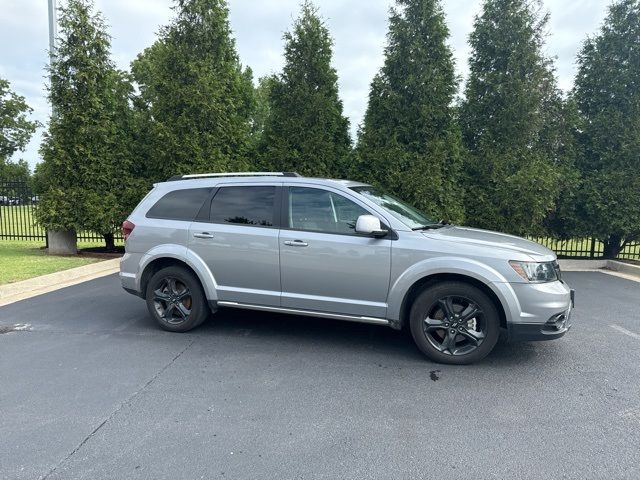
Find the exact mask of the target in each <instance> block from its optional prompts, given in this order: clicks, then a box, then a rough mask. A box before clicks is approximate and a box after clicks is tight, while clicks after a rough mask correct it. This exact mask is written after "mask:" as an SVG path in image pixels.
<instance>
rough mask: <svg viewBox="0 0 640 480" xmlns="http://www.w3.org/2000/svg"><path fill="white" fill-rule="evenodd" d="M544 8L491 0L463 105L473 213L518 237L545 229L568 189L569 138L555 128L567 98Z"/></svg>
mask: <svg viewBox="0 0 640 480" xmlns="http://www.w3.org/2000/svg"><path fill="white" fill-rule="evenodd" d="M540 8H541V2H540V1H539V0H485V2H484V5H483V10H482V13H481V14H480V15H479V16H478V17H476V19H475V23H474V31H473V32H472V34H471V37H470V42H469V43H470V45H471V48H472V54H471V58H470V76H469V80H468V82H467V86H466V91H465V97H466V98H465V100H464V102H463V104H462V109H461V123H462V127H463V138H464V141H465V144H466V147H467V148H468V150H469V156H468V160H467V164H466V166H465V170H466V173H467V179H466V182H465V185H466V195H465V199H466V202H465V203H466V212H467V217H468V219H469V221H470V223H471V224H473V225H477V226H480V227H484V228H492V229H497V230H504V231H509V232H512V233H516V234H532V233H536V232H538V231H540V230H541V229H542V222H543V220H544V218H545V217H546V216H547V214H548V213H549V212H550V211H551V210H552V209H553V208H554V206H555V200H556V198H557V195H558V192H559V188H560V177H561V168H560V164H561V163H562V159H561V158H560V156H561V154H562V148H561V147H562V145H560V144H559V142H560V141H561V138H562V137H560V136H558V137H554V134H553V131H554V130H553V129H552V128H550V126H552V125H554V124H557V123H558V122H559V121H560V120H559V119H558V118H557V115H558V114H559V112H560V111H561V109H562V102H561V98H560V95H559V92H558V89H557V87H556V84H555V78H554V72H553V66H552V62H551V60H550V59H548V58H546V57H545V56H544V54H543V53H542V49H543V46H544V36H545V35H544V29H545V26H546V24H547V21H548V16H547V15H541V14H540Z"/></svg>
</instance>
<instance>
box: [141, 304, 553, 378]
mask: <svg viewBox="0 0 640 480" xmlns="http://www.w3.org/2000/svg"><path fill="white" fill-rule="evenodd" d="M150 323H151V322H150ZM193 334H194V335H196V336H197V337H198V338H199V339H200V340H202V341H205V342H206V341H207V340H208V339H219V338H220V337H223V338H225V339H226V341H228V342H239V345H241V344H242V343H243V341H244V340H247V339H251V340H253V341H255V340H258V343H259V344H260V345H262V346H263V347H264V348H269V347H270V346H271V347H273V348H277V347H278V346H281V345H282V344H285V343H286V344H291V345H295V347H296V350H297V351H299V350H300V349H305V348H309V349H314V350H316V351H317V350H321V351H322V350H324V351H326V354H327V355H331V354H335V353H337V352H341V353H344V352H349V353H350V354H351V355H354V354H356V355H357V354H362V355H363V356H364V357H367V358H371V357H376V358H378V359H385V360H386V361H387V362H388V360H390V359H393V358H396V359H399V360H402V361H403V362H407V361H408V362H411V363H413V362H419V363H421V364H424V365H427V366H433V365H436V364H435V363H433V362H431V361H429V360H428V359H426V358H425V357H424V356H423V355H422V353H421V352H420V351H419V350H418V348H417V347H416V346H415V344H414V342H413V339H412V338H411V334H410V333H409V332H408V331H407V330H402V331H397V330H393V329H391V328H388V327H384V326H377V325H367V324H363V323H356V322H345V321H339V320H330V319H324V318H314V317H303V316H297V315H283V314H274V313H265V312H258V311H243V310H235V309H220V310H219V311H218V312H217V313H216V314H215V315H213V316H212V317H211V318H210V319H209V320H208V321H207V322H205V324H203V325H202V326H201V327H199V328H198V329H196V330H194V331H193ZM243 339H244V340H243ZM536 349H537V345H536V344H534V343H506V342H505V341H504V339H501V340H500V341H498V344H497V345H496V347H495V348H494V350H493V352H492V353H491V354H490V355H489V356H488V357H487V358H486V359H485V360H483V361H482V362H480V363H479V364H495V365H496V366H501V367H509V366H514V365H520V364H525V363H528V362H529V361H530V360H531V359H532V358H533V357H535V356H536V355H538V352H537V351H536ZM552 350H553V349H552ZM549 353H550V354H551V355H553V353H552V351H550V352H549ZM278 354H279V355H286V354H287V349H281V350H279V353H278Z"/></svg>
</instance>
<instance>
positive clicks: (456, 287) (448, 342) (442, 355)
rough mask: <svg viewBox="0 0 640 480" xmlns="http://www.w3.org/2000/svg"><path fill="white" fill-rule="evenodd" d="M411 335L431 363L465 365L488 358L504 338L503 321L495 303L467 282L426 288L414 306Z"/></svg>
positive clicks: (412, 308)
mask: <svg viewBox="0 0 640 480" xmlns="http://www.w3.org/2000/svg"><path fill="white" fill-rule="evenodd" d="M410 326H411V334H412V336H413V339H414V341H415V342H416V345H417V346H418V348H419V349H420V350H421V351H422V353H424V354H425V355H426V356H427V357H429V358H430V359H431V360H434V361H436V362H440V363H450V364H455V365H465V364H469V363H474V362H477V361H479V360H481V359H483V358H484V357H486V356H487V355H488V354H489V353H490V352H491V350H493V347H494V346H495V344H496V342H497V341H498V338H499V336H500V317H499V314H498V310H497V308H496V306H495V304H494V303H493V301H492V300H491V299H490V298H489V297H488V296H487V295H486V294H485V293H484V292H483V291H482V290H480V289H478V288H476V287H474V286H473V285H470V284H467V283H463V282H443V283H438V284H434V285H432V286H430V287H428V288H426V289H425V290H424V291H423V292H422V293H421V294H420V295H418V297H417V298H416V299H415V301H414V302H413V305H412V307H411V313H410Z"/></svg>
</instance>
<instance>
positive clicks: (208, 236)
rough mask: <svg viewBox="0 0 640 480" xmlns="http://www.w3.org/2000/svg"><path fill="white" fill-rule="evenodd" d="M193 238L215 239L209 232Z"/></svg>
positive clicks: (198, 234) (195, 235) (195, 234)
mask: <svg viewBox="0 0 640 480" xmlns="http://www.w3.org/2000/svg"><path fill="white" fill-rule="evenodd" d="M193 236H194V237H196V238H213V233H209V232H202V233H194V234H193Z"/></svg>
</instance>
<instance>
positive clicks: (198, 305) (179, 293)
mask: <svg viewBox="0 0 640 480" xmlns="http://www.w3.org/2000/svg"><path fill="white" fill-rule="evenodd" d="M146 299H147V309H148V310H149V313H150V314H151V316H152V317H153V318H155V320H156V321H157V322H158V324H159V325H160V327H162V328H163V329H165V330H169V331H171V332H186V331H188V330H191V329H193V328H195V327H197V326H198V325H200V324H201V323H202V322H204V321H205V320H206V319H207V318H208V316H209V314H210V312H211V311H210V309H209V306H208V304H207V300H206V297H205V295H204V292H203V290H202V285H201V284H200V280H199V279H198V277H196V276H195V275H194V273H193V272H192V271H191V270H189V269H187V268H186V267H180V266H177V265H176V266H170V267H165V268H163V269H161V270H159V271H157V272H156V273H155V274H153V276H152V277H151V279H150V280H149V283H148V284H147V291H146Z"/></svg>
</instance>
